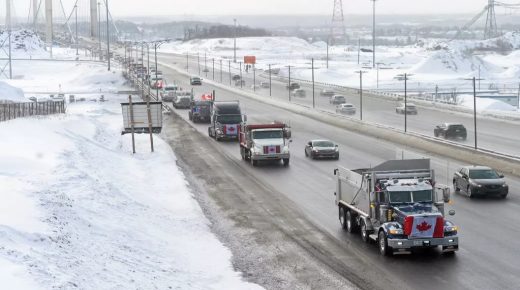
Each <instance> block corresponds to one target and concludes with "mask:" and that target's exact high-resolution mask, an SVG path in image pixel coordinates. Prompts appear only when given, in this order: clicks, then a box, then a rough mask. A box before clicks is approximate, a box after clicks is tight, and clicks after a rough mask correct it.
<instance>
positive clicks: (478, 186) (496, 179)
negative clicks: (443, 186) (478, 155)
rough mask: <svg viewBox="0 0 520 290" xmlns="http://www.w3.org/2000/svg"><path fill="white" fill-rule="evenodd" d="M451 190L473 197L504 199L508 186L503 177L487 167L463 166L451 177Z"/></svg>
mask: <svg viewBox="0 0 520 290" xmlns="http://www.w3.org/2000/svg"><path fill="white" fill-rule="evenodd" d="M453 189H454V190H455V192H464V193H465V194H466V195H467V196H469V197H470V198H472V197H475V196H498V197H501V198H506V197H507V194H508V193H509V186H508V185H507V183H506V181H505V180H504V175H502V174H499V173H498V172H497V171H496V170H494V169H492V168H490V167H487V166H464V167H462V168H460V169H459V170H457V172H455V174H454V175H453Z"/></svg>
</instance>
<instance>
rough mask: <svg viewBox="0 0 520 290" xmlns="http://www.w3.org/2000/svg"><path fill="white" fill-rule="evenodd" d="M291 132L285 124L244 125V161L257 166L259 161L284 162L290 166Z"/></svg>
mask: <svg viewBox="0 0 520 290" xmlns="http://www.w3.org/2000/svg"><path fill="white" fill-rule="evenodd" d="M289 138H290V130H289V128H288V127H287V126H286V125H285V124H280V123H274V124H254V125H247V124H242V126H241V130H240V154H241V155H242V159H243V160H246V161H251V164H252V165H253V166H257V165H258V162H259V161H268V160H271V161H280V160H281V161H282V162H283V165H284V166H288V165H289V159H290V152H289V143H290V142H291V140H289Z"/></svg>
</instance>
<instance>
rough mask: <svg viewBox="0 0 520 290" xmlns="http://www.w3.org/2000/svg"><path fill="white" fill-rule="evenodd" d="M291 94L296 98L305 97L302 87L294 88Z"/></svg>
mask: <svg viewBox="0 0 520 290" xmlns="http://www.w3.org/2000/svg"><path fill="white" fill-rule="evenodd" d="M291 96H293V97H296V98H305V97H306V96H307V94H306V93H305V90H304V89H295V90H293V91H292V92H291Z"/></svg>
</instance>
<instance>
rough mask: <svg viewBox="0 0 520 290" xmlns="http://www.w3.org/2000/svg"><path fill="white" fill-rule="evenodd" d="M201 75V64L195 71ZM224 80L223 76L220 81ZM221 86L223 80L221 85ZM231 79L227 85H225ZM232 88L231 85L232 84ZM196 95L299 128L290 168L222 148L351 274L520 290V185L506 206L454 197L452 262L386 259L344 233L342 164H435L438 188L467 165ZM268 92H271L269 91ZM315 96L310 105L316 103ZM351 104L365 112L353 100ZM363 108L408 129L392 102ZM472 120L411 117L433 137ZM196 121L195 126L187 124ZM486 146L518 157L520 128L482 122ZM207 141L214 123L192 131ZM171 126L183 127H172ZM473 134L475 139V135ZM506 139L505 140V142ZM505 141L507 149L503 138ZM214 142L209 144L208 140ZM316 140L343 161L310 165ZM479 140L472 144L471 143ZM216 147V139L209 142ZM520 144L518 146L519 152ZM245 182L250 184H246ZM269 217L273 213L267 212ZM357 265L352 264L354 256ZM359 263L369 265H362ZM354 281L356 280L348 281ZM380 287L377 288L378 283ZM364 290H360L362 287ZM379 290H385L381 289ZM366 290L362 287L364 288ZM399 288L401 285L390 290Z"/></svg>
mask: <svg viewBox="0 0 520 290" xmlns="http://www.w3.org/2000/svg"><path fill="white" fill-rule="evenodd" d="M175 59H176V58H175V57H172V56H166V55H164V54H161V57H160V62H167V63H169V64H175V63H176V61H175ZM193 67H194V68H195V65H193ZM161 70H162V71H163V73H164V75H165V77H166V79H167V80H169V81H170V82H172V81H175V82H176V83H177V84H179V85H181V86H182V87H184V88H191V87H190V86H189V80H188V78H187V77H186V76H184V75H180V74H178V73H177V72H175V71H174V70H172V69H169V68H167V67H164V66H161ZM219 76H220V75H219ZM216 79H217V80H219V79H220V78H216ZM225 80H226V78H224V83H226V81H225ZM227 81H228V82H227V83H229V80H228V79H227ZM280 87H282V84H278V85H277V87H276V88H274V87H273V96H276V97H277V98H287V91H285V89H284V88H283V87H282V88H280ZM193 88H194V92H195V96H198V95H200V94H202V93H206V92H210V91H212V90H216V95H217V98H218V100H239V101H240V104H241V107H242V111H243V113H245V114H247V116H248V121H249V123H254V122H271V121H273V120H283V121H287V122H290V124H291V126H292V132H293V133H292V136H293V137H292V140H293V143H292V144H291V154H292V156H291V164H290V166H289V167H288V168H284V167H283V166H281V164H265V165H261V166H259V167H254V168H253V167H252V166H251V165H250V164H249V163H246V162H243V161H241V157H240V154H239V146H238V144H237V143H235V142H221V143H218V144H217V146H219V147H220V148H221V149H222V152H223V154H225V155H226V157H227V158H228V159H230V160H232V161H233V162H235V163H236V164H238V166H239V167H240V170H241V171H243V172H244V176H246V175H247V176H254V177H255V179H257V180H258V182H260V183H262V184H265V185H268V186H269V187H271V188H275V189H276V190H277V191H278V192H280V193H281V194H283V195H284V197H285V198H286V199H287V200H288V201H289V202H291V203H292V204H293V205H295V206H296V207H298V208H299V209H300V210H301V213H302V219H307V220H308V221H310V222H311V223H312V224H314V225H315V226H316V227H318V228H319V229H320V231H322V232H323V234H324V235H327V236H330V237H332V238H333V239H335V240H336V241H338V242H339V243H340V244H341V245H343V247H344V248H342V249H340V250H338V252H335V253H334V256H335V257H336V258H338V259H340V260H341V261H342V262H343V263H344V266H345V267H347V268H348V269H350V270H352V271H363V272H365V273H367V275H370V276H372V277H379V278H378V279H380V280H381V281H399V282H400V284H402V285H406V286H407V287H409V288H410V289H517V288H518V285H520V276H518V269H519V268H520V262H519V261H520V251H518V245H519V244H520V243H519V242H518V241H519V240H520V231H518V230H517V229H518V225H519V224H520V215H519V214H518V212H519V211H520V198H519V197H518V189H519V188H520V179H519V178H517V177H507V178H506V179H507V181H508V183H509V185H510V194H509V196H508V198H507V199H505V200H501V199H469V198H467V197H465V196H462V195H459V194H452V200H453V204H452V205H449V206H448V207H447V208H448V209H454V210H455V211H456V215H455V216H454V217H450V219H451V220H452V221H454V222H455V223H456V224H457V225H458V226H459V227H460V230H459V236H460V250H459V252H458V253H457V254H456V255H455V256H454V257H446V256H443V255H441V254H440V253H439V252H438V251H433V252H432V251H426V252H420V253H416V254H415V255H405V256H396V257H390V258H385V257H382V256H380V254H379V252H378V249H377V246H376V245H367V244H365V243H363V242H362V241H361V238H360V236H359V235H358V234H356V235H350V234H348V233H347V232H344V231H343V230H342V229H341V227H340V224H339V221H338V214H337V207H336V206H335V204H334V195H333V192H334V188H335V183H334V181H333V177H334V176H333V169H334V168H335V167H336V166H337V165H341V166H344V167H346V168H360V167H368V166H371V165H377V164H379V163H380V162H383V161H385V160H388V159H395V158H396V157H402V156H404V157H405V158H422V157H427V158H431V159H432V166H433V167H434V169H435V170H436V174H437V181H438V182H441V183H451V177H452V174H453V172H454V171H455V170H456V169H457V168H458V167H459V166H461V165H463V164H461V163H460V162H458V161H456V160H451V159H446V158H443V157H442V156H429V155H428V154H427V153H425V152H418V151H416V150H412V149H410V148H407V147H404V146H399V145H396V144H392V143H388V142H386V141H384V140H378V139H374V138H370V137H366V136H363V135H360V134H356V133H352V132H349V131H346V130H342V129H339V128H337V127H334V126H331V125H328V124H325V123H321V122H318V121H315V120H313V119H310V118H307V117H303V116H300V115H294V114H291V113H289V112H287V111H284V110H282V109H278V108H276V107H273V106H270V105H266V104H263V103H260V102H256V101H252V100H250V99H248V98H246V97H243V96H240V95H236V94H232V93H230V92H228V91H226V90H222V89H219V88H217V87H214V86H211V85H208V84H207V83H205V82H204V81H203V86H200V87H193ZM264 90H265V89H264ZM309 96H310V94H308V96H307V98H306V99H305V100H301V101H299V102H300V103H303V104H307V105H308V104H309V99H310V97H309ZM348 98H349V101H350V102H352V103H354V104H355V105H356V106H357V107H358V108H359V106H358V103H356V99H355V98H354V97H350V96H349V97H348ZM316 99H317V100H318V101H317V104H318V106H319V107H323V108H324V109H327V110H331V109H332V106H329V105H328V104H327V100H326V99H324V98H320V97H317V98H316ZM365 101H366V104H365V105H364V106H365V108H366V111H365V112H364V117H365V119H367V120H370V121H380V122H382V123H385V124H388V125H395V126H398V125H401V124H402V115H401V116H400V115H396V114H395V111H394V107H395V104H394V103H392V102H388V101H386V100H375V99H373V98H367V99H366V100H365ZM174 111H175V113H176V114H178V115H179V116H181V117H182V118H183V119H185V120H187V119H188V117H187V116H188V114H187V110H175V109H174ZM470 120H471V118H470V117H469V116H467V115H464V114H454V113H450V112H439V111H437V110H427V109H422V108H420V111H419V115H418V116H411V117H410V123H409V126H410V129H411V130H414V131H415V130H417V131H418V132H420V133H424V134H428V135H431V133H432V130H433V124H434V123H436V122H442V121H454V122H462V123H464V124H466V127H467V128H468V131H469V132H471V128H472V126H471V122H470ZM187 122H189V121H187ZM480 123H481V128H482V132H483V133H482V135H481V138H480V140H481V141H480V142H481V144H482V146H490V147H491V148H493V149H497V150H505V151H507V152H508V153H512V154H519V155H520V152H518V150H519V149H518V146H517V145H516V144H518V140H519V139H518V138H520V136H518V134H515V132H518V130H517V129H516V128H517V127H516V126H517V125H515V124H512V123H506V122H502V121H496V120H480ZM190 124H191V126H193V128H195V129H196V130H197V131H198V132H199V133H200V134H202V135H205V136H207V127H208V125H207V124H192V123H191V122H190ZM165 126H176V125H175V124H173V123H172V124H165ZM470 134H471V133H470ZM504 135H506V136H504ZM500 136H504V137H501V139H500V142H497V138H498V137H500ZM206 138H209V137H206ZM315 138H324V139H330V140H333V141H335V142H337V143H338V144H339V146H340V152H341V157H340V160H339V161H327V160H319V161H318V160H316V161H315V160H311V159H309V158H306V157H305V156H304V151H303V148H304V144H305V143H306V142H307V141H308V140H310V139H315ZM471 140H472V137H471V135H470V136H468V140H467V141H466V142H467V143H468V144H471ZM209 141H211V142H216V141H214V140H209ZM515 145H516V146H515ZM241 178H243V176H236V180H235V182H241V181H240V179H241ZM244 178H245V177H244ZM266 210H268V209H266ZM353 255H354V256H355V257H356V259H355V260H354V259H352V256H353ZM353 261H362V262H358V263H360V264H356V263H354V262H353ZM345 278H347V279H348V278H349V277H345ZM376 284H377V283H376ZM358 286H360V285H358ZM373 287H376V288H385V287H384V285H381V284H377V286H373ZM361 288H363V287H361ZM393 288H398V287H397V286H396V284H393V285H388V286H387V287H386V288H385V289H393Z"/></svg>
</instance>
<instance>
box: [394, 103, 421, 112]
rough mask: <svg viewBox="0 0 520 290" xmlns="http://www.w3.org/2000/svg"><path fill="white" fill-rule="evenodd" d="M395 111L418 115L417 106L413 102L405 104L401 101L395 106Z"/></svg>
mask: <svg viewBox="0 0 520 290" xmlns="http://www.w3.org/2000/svg"><path fill="white" fill-rule="evenodd" d="M395 112H396V113H397V114H403V115H404V114H405V113H406V114H407V115H417V107H416V106H415V104H412V103H408V104H406V105H405V104H404V103H401V104H399V106H397V107H396V108H395Z"/></svg>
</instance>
